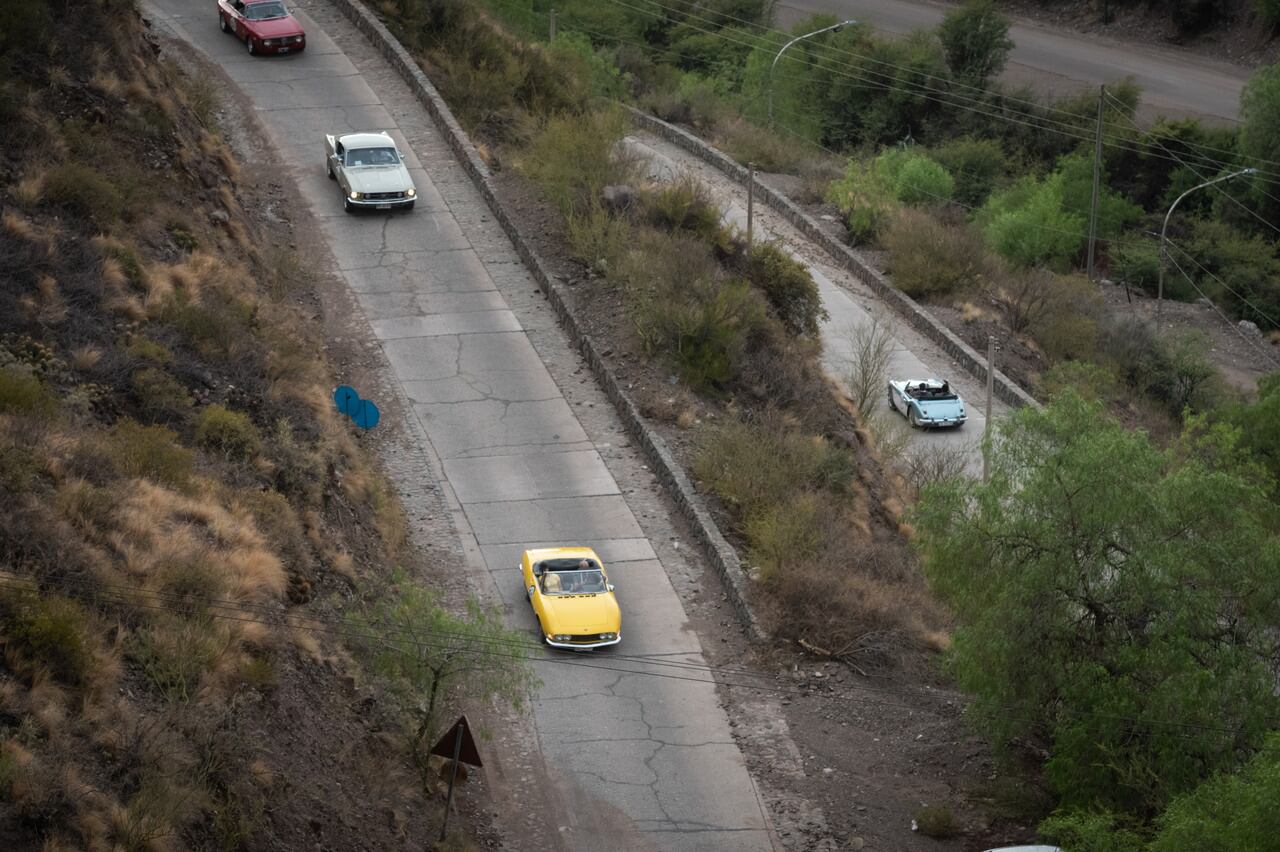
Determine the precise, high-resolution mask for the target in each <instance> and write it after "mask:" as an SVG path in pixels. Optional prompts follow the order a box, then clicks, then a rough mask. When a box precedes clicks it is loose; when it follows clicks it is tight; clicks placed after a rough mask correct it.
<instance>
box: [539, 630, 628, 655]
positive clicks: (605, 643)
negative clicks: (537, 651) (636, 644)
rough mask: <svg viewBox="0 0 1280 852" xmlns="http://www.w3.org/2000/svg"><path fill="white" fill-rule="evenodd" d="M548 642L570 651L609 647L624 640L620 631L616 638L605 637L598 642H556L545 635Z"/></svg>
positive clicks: (553, 646) (552, 645)
mask: <svg viewBox="0 0 1280 852" xmlns="http://www.w3.org/2000/svg"><path fill="white" fill-rule="evenodd" d="M545 638H546V640H547V644H548V645H550V646H551V647H552V648H565V649H567V650H570V651H590V650H593V649H595V648H607V647H609V646H610V645H617V644H618V643H619V642H621V641H622V633H618V637H617V638H616V639H605V640H602V641H598V642H556V641H553V640H552V639H551V637H550V636H547V637H545Z"/></svg>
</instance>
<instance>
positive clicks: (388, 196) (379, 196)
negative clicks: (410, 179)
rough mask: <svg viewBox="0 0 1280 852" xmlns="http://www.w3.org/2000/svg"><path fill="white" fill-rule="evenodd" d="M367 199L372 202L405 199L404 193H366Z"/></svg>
mask: <svg viewBox="0 0 1280 852" xmlns="http://www.w3.org/2000/svg"><path fill="white" fill-rule="evenodd" d="M364 197H365V198H367V199H369V200H370V201H395V200H396V199H398V198H404V193H403V192H369V193H365V196H364Z"/></svg>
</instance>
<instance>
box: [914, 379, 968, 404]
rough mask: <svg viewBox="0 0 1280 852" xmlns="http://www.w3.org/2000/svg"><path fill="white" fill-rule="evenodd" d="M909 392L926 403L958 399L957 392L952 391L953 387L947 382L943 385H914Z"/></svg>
mask: <svg viewBox="0 0 1280 852" xmlns="http://www.w3.org/2000/svg"><path fill="white" fill-rule="evenodd" d="M907 392H908V393H910V394H911V395H912V396H913V397H915V398H916V399H918V400H921V401H925V402H928V401H932V400H948V399H956V398H957V397H956V394H955V391H953V390H951V386H950V385H949V384H948V383H946V382H943V383H942V384H941V385H913V386H912V387H911V388H909V389H908V391H907Z"/></svg>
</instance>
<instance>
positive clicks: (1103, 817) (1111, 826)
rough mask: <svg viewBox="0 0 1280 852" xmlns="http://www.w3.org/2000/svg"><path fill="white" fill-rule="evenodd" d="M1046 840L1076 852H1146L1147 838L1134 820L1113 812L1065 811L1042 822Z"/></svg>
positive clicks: (1041, 827)
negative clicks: (1139, 831)
mask: <svg viewBox="0 0 1280 852" xmlns="http://www.w3.org/2000/svg"><path fill="white" fill-rule="evenodd" d="M1039 829H1040V833H1041V834H1043V835H1044V836H1045V839H1046V840H1052V841H1055V842H1057V843H1060V844H1062V846H1063V848H1064V849H1070V850H1072V852H1142V850H1144V849H1146V848H1147V845H1146V843H1145V842H1144V840H1143V837H1142V835H1141V834H1139V833H1138V832H1136V831H1134V826H1133V824H1132V821H1131V820H1129V819H1128V818H1126V817H1124V816H1123V815H1119V814H1114V813H1111V812H1109V811H1105V810H1099V811H1083V810H1062V811H1057V812H1055V813H1054V814H1053V816H1051V817H1049V818H1048V819H1046V820H1045V821H1044V822H1042V823H1040V826H1039Z"/></svg>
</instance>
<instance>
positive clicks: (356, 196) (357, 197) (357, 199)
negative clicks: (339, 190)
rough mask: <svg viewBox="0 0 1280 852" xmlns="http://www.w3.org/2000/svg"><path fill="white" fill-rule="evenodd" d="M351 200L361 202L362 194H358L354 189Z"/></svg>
mask: <svg viewBox="0 0 1280 852" xmlns="http://www.w3.org/2000/svg"><path fill="white" fill-rule="evenodd" d="M351 200H352V201H359V200H360V193H358V192H356V191H355V190H354V189H353V190H351Z"/></svg>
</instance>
